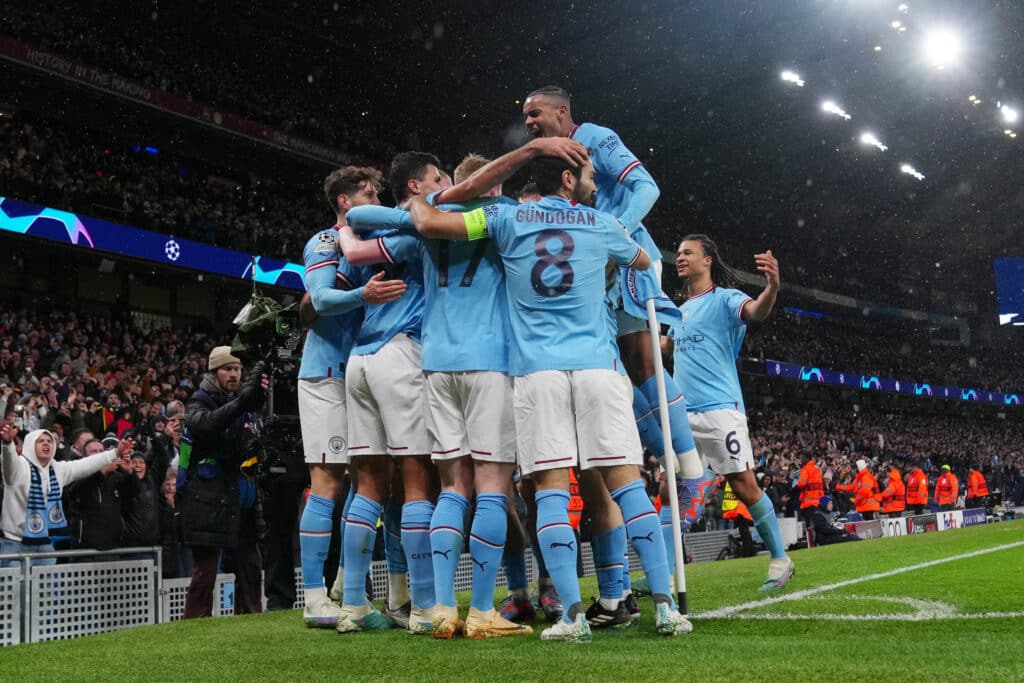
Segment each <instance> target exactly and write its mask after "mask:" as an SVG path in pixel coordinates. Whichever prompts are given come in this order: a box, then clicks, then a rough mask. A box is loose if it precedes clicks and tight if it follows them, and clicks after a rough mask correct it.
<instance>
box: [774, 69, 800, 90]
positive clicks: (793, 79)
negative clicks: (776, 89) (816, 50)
mask: <svg viewBox="0 0 1024 683" xmlns="http://www.w3.org/2000/svg"><path fill="white" fill-rule="evenodd" d="M779 78H781V79H782V80H784V81H786V82H787V83H792V84H793V85H796V86H798V87H801V88H802V87H804V81H803V79H802V78H800V74H798V73H795V72H793V71H783V72H782V73H781V74H779Z"/></svg>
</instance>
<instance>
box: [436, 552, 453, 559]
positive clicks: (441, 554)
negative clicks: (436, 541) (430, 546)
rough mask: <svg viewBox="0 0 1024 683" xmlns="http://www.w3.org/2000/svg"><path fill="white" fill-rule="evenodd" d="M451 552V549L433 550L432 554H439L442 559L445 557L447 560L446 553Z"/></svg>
mask: <svg viewBox="0 0 1024 683" xmlns="http://www.w3.org/2000/svg"><path fill="white" fill-rule="evenodd" d="M451 552H452V551H451V550H435V551H434V554H435V555H440V556H441V557H443V558H444V559H446V560H447V559H448V555H449V554H450V553H451Z"/></svg>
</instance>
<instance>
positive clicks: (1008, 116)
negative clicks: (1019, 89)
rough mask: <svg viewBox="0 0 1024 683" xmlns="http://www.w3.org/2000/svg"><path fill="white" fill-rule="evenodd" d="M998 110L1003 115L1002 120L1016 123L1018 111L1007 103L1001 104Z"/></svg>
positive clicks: (1018, 115)
mask: <svg viewBox="0 0 1024 683" xmlns="http://www.w3.org/2000/svg"><path fill="white" fill-rule="evenodd" d="M999 111H1000V112H1001V113H1002V115H1003V121H1006V122H1007V123H1017V120H1018V119H1019V118H1020V112H1018V111H1017V110H1016V109H1014V108H1013V107H1011V106H1009V105H1007V104H1004V105H1001V106H1000V107H999Z"/></svg>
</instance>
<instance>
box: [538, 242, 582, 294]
mask: <svg viewBox="0 0 1024 683" xmlns="http://www.w3.org/2000/svg"><path fill="white" fill-rule="evenodd" d="M551 240H558V241H559V242H561V244H562V248H561V249H559V250H558V253H554V254H553V253H551V251H549V250H548V242H549V241H551ZM575 250H576V243H575V242H573V241H572V235H570V234H569V233H567V232H566V231H565V230H544V231H542V232H541V233H540V234H539V235H537V239H536V240H535V241H534V243H533V253H535V254H536V255H537V263H535V264H534V265H533V270H531V271H530V284H531V285H533V291H535V292H537V294H539V295H541V296H545V297H557V296H562V295H563V294H565V293H566V292H568V291H569V290H570V289H571V288H572V283H573V279H574V278H575V277H576V274H575V273H574V272H573V270H572V266H571V265H569V259H570V258H571V257H572V254H573V252H574V251H575ZM549 267H554V268H557V269H558V271H559V272H560V273H561V276H562V277H561V279H560V280H559V281H558V282H557V283H555V284H547V283H546V282H544V280H543V279H542V277H541V276H542V275H543V274H544V271H545V270H547V268H549Z"/></svg>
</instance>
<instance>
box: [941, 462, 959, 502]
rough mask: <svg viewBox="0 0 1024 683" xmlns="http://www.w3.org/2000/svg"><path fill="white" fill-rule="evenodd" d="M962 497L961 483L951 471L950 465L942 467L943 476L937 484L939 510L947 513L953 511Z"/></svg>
mask: <svg viewBox="0 0 1024 683" xmlns="http://www.w3.org/2000/svg"><path fill="white" fill-rule="evenodd" d="M958 495H960V481H959V480H958V479H957V478H956V475H955V474H953V473H952V472H950V471H949V465H943V466H942V474H941V475H939V479H938V481H936V482H935V502H936V503H937V504H938V506H939V510H941V511H942V512H945V511H947V510H952V509H953V507H954V506H955V505H956V498H957V496H958Z"/></svg>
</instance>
